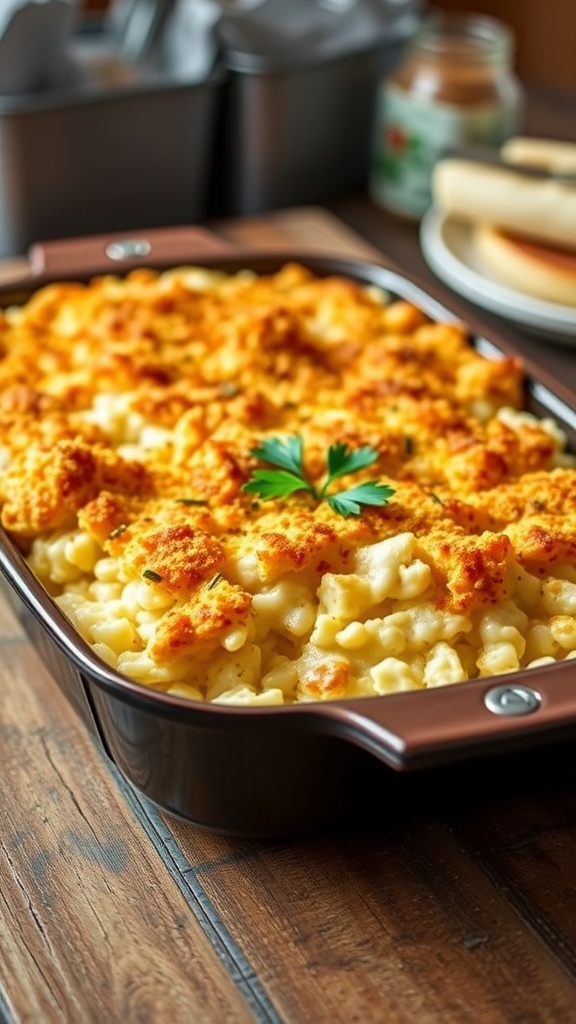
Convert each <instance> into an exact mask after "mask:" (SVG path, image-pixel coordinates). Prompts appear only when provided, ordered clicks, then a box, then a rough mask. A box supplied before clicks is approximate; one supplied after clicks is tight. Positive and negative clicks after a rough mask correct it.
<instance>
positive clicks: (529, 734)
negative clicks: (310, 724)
mask: <svg viewBox="0 0 576 1024" xmlns="http://www.w3.org/2000/svg"><path fill="white" fill-rule="evenodd" d="M568 668H569V665H568V663H566V662H565V663H564V664H562V665H560V664H556V665H551V666H549V667H547V668H542V669H533V670H531V671H530V677H529V681H527V678H526V672H525V671H524V672H522V673H521V674H516V673H514V674H512V673H511V674H510V675H507V676H506V677H501V678H499V679H494V678H492V679H490V680H488V679H484V680H481V681H480V680H478V681H474V682H470V683H466V684H464V685H455V686H442V687H438V688H437V689H433V690H427V691H425V692H418V693H405V694H390V695H389V696H387V697H385V698H375V699H372V698H366V699H363V700H361V701H359V700H354V701H343V702H340V701H338V702H335V703H334V704H332V705H325V706H324V707H323V710H322V715H323V718H324V721H323V725H322V729H323V731H329V732H333V733H335V734H337V735H339V736H341V737H343V738H346V739H347V740H349V741H351V742H352V743H355V744H356V745H357V746H360V747H362V748H363V749H365V750H367V751H369V752H370V753H372V754H374V755H375V756H376V757H378V758H379V759H380V760H381V761H384V762H386V763H387V764H389V765H390V766H391V767H393V768H396V769H409V768H420V767H426V766H428V765H432V764H434V763H446V762H448V761H451V760H456V759H458V760H460V759H462V758H465V757H476V756H481V755H485V754H486V753H490V752H494V753H495V752H497V751H500V750H504V749H506V748H510V749H512V748H514V747H516V746H522V745H529V744H530V743H535V742H538V741H539V740H540V741H542V740H543V739H546V738H550V737H551V736H552V735H554V737H556V736H560V734H562V735H563V736H567V735H570V734H576V689H575V684H574V670H573V667H572V664H571V665H570V671H568Z"/></svg>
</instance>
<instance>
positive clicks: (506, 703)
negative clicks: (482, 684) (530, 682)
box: [484, 685, 542, 715]
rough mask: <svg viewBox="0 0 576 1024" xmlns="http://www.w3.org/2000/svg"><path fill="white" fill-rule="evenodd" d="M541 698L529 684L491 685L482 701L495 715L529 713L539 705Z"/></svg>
mask: <svg viewBox="0 0 576 1024" xmlns="http://www.w3.org/2000/svg"><path fill="white" fill-rule="evenodd" d="M541 700H542V698H541V697H540V694H539V693H538V691H537V690H532V689H531V688H530V687H529V686H506V685H504V686H493V687H492V689H491V690H488V692H487V693H485V694H484V703H485V705H486V707H487V708H488V710H489V711H492V712H493V714H495V715H530V714H531V713H532V712H533V711H537V710H538V708H539V707H540V704H541Z"/></svg>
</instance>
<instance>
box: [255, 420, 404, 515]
mask: <svg viewBox="0 0 576 1024" xmlns="http://www.w3.org/2000/svg"><path fill="white" fill-rule="evenodd" d="M252 455H254V456H256V458H257V459H261V460H262V462H267V463H269V465H270V466H275V467H277V468H275V469H255V470H254V472H253V473H252V476H251V477H250V480H249V481H248V483H246V484H244V486H243V488H242V490H244V491H247V492H248V493H249V494H257V495H258V496H259V497H260V498H262V499H263V501H268V500H269V499H270V498H286V497H288V495H290V494H294V492H295V491H307V492H308V494H311V495H312V497H313V498H315V499H316V501H326V502H327V503H328V504H329V506H330V508H331V509H332V511H333V512H337V513H338V514H339V515H341V516H357V515H359V514H360V512H361V511H362V506H363V505H386V504H387V503H388V500H389V499H390V498H391V497H392V495H393V494H394V488H392V487H389V486H388V485H387V484H379V483H376V482H374V481H372V480H370V481H366V482H365V483H362V484H358V485H357V486H356V487H351V488H350V489H349V490H346V491H337V492H336V493H335V494H328V488H329V487H330V486H331V484H332V483H333V482H334V480H338V479H339V478H340V477H342V476H346V475H347V474H348V473H357V472H358V470H360V469H365V468H366V467H367V466H371V465H372V464H373V463H374V462H376V460H377V458H378V452H377V451H376V449H375V448H372V447H371V446H370V445H365V446H364V447H362V448H356V449H352V450H351V449H349V448H348V445H346V444H342V443H338V444H332V445H330V447H329V449H328V454H327V456H326V479H325V481H324V483H323V485H322V486H321V487H320V488H317V487H315V486H314V484H313V483H312V482H311V481H310V480H309V479H308V477H307V476H306V473H305V471H304V465H303V460H304V442H303V440H302V438H301V437H299V436H298V435H296V436H292V437H286V438H280V437H270V438H266V439H265V440H264V441H263V442H262V444H261V445H259V446H258V447H257V448H253V449H252Z"/></svg>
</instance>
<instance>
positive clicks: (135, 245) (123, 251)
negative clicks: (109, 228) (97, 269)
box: [106, 238, 152, 260]
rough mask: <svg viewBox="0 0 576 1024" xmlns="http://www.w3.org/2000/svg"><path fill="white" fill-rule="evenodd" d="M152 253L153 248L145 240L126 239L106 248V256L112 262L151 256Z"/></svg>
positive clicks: (112, 243)
mask: <svg viewBox="0 0 576 1024" xmlns="http://www.w3.org/2000/svg"><path fill="white" fill-rule="evenodd" d="M151 252H152V246H151V245H150V242H147V241H146V239H145V238H124V239H122V240H120V241H116V242H110V245H108V246H107V247H106V255H107V256H108V259H111V260H132V259H134V257H142V256H149V255H150V253H151Z"/></svg>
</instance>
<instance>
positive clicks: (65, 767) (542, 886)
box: [0, 108, 576, 1024]
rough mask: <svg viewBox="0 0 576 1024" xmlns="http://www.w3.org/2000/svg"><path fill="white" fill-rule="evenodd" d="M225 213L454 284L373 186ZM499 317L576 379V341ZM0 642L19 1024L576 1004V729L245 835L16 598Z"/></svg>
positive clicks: (9, 1006)
mask: <svg viewBox="0 0 576 1024" xmlns="http://www.w3.org/2000/svg"><path fill="white" fill-rule="evenodd" d="M566 113H568V108H567V111H566ZM557 123H558V122H557ZM565 123H566V125H567V126H568V128H567V131H568V133H569V124H568V120H566V122H565ZM562 124H564V122H562ZM533 130H536V131H540V132H541V133H542V134H544V132H543V130H542V128H541V127H540V126H539V124H538V122H537V121H536V124H535V125H534V129H533ZM551 131H552V129H550V132H551ZM558 132H559V133H560V134H561V125H560V127H559V128H558ZM568 137H570V136H569V134H568ZM335 214H338V215H339V218H340V219H338V218H337V217H336V216H335ZM343 221H345V222H346V224H344V223H343ZM218 229H219V230H220V232H221V233H222V234H224V235H226V236H227V237H229V238H231V239H235V240H238V241H241V242H243V243H248V244H252V245H255V246H257V247H258V248H262V247H272V248H274V247H276V246H280V247H285V246H290V245H293V246H294V247H300V248H303V247H311V248H314V249H317V250H320V251H329V250H332V251H333V250H336V251H338V252H341V253H343V254H344V253H352V254H354V255H361V254H364V253H367V252H370V251H371V249H370V246H372V247H376V248H377V249H380V250H381V251H383V252H385V253H386V254H387V255H388V256H389V257H391V258H393V259H395V260H397V261H398V262H399V263H401V264H402V265H403V266H405V267H408V268H409V269H410V270H412V271H413V272H414V273H416V274H418V275H419V276H420V277H421V278H422V280H424V281H431V280H432V278H431V275H430V274H429V272H428V271H427V268H426V267H425V265H424V263H423V261H422V258H421V256H420V252H419V248H418V241H417V234H416V229H415V228H414V227H413V226H410V225H407V224H403V223H401V222H397V221H394V220H393V218H391V217H389V216H387V215H386V214H384V213H383V212H382V211H380V210H377V209H376V208H375V207H373V206H372V205H371V204H370V203H369V202H368V201H367V200H366V199H365V198H357V197H353V198H350V199H344V200H342V201H341V202H339V203H338V204H334V205H333V212H332V213H329V212H328V211H326V210H318V209H306V210H301V211H291V212H283V213H278V214H275V215H269V216H265V217H258V218H253V219H251V220H247V221H238V222H232V223H226V224H219V225H218ZM358 232H360V234H358ZM361 235H362V236H363V237H361ZM444 294H445V296H446V298H447V299H448V300H449V299H450V293H449V291H448V290H447V289H444ZM470 308H472V307H470ZM475 314H476V315H477V314H478V311H477V310H476V311H475ZM485 319H486V322H487V323H494V322H495V318H493V317H490V316H489V315H488V314H486V317H485ZM498 327H499V329H500V330H504V331H505V332H506V334H507V335H508V336H509V337H510V338H511V339H513V340H514V341H515V342H516V343H517V344H518V345H519V347H520V348H522V350H523V351H525V352H526V354H528V355H529V356H530V357H531V358H533V359H535V360H537V361H541V362H543V363H544V364H546V365H547V366H548V367H549V368H550V369H553V370H554V371H555V372H558V373H559V374H561V375H562V377H563V378H564V379H567V380H569V381H570V382H572V383H573V384H574V383H576V352H572V351H571V350H570V349H567V348H561V347H558V346H553V345H550V344H546V343H545V342H542V341H537V340H534V339H529V338H528V337H527V336H525V335H523V334H522V333H521V332H517V331H515V330H514V329H513V328H512V327H509V326H507V325H502V323H498ZM0 645H1V659H0V737H1V745H0V793H1V800H2V803H1V806H2V829H1V841H0V842H1V846H0V881H1V884H0V935H1V948H2V955H1V957H0V1020H2V1021H3V1022H5V1024H13V1022H19V1024H20V1022H30V1024H32V1022H33V1024H60V1022H65V1024H68V1022H69V1024H91V1022H94V1024H116V1022H118V1024H120V1022H122V1024H133V1022H134V1024H136V1022H146V1024H155V1022H158V1024H178V1022H186V1024H202V1022H207V1024H225V1022H233V1024H244V1022H271V1024H272V1022H283V1024H322V1022H345V1024H352V1022H357V1024H370V1022H378V1024H380V1022H384V1024H570V1022H576V745H574V744H570V743H559V744H554V745H548V746H545V747H541V748H539V749H537V750H534V751H529V752H526V753H523V754H515V755H508V756H506V757H501V756H500V757H498V758H490V759H486V760H484V761H482V762H478V763H471V764H467V765H462V766H457V767H453V768H451V769H440V770H436V771H433V772H425V773H421V774H420V775H417V776H412V777H411V778H410V780H409V782H408V784H407V786H406V787H404V788H403V789H402V797H401V798H398V796H397V795H396V796H395V794H394V791H393V790H390V787H389V786H388V785H387V779H388V776H387V775H385V774H384V771H383V769H382V768H381V766H380V765H379V764H378V763H377V762H376V761H370V764H369V765H367V767H366V770H365V772H364V774H362V775H361V777H359V778H358V804H357V807H356V808H355V809H354V811H353V812H352V811H348V812H347V813H346V815H345V816H344V817H343V818H342V820H340V821H338V822H337V823H335V824H334V825H333V826H330V827H329V828H326V827H325V828H324V829H322V830H321V831H319V832H318V833H317V834H308V835H304V836H295V837H288V838H286V839H282V840H275V841H273V842H272V841H267V842H261V841H255V840H251V841H245V840H238V839H230V838H226V837H223V836H219V835H214V834H211V833H204V832H201V831H199V830H198V829H196V828H194V827H193V826H191V825H188V824H185V823H182V822H178V821H175V820H172V819H170V818H169V817H168V816H165V815H164V814H163V813H161V812H159V811H158V810H157V809H155V808H154V807H153V806H151V805H150V803H149V802H148V801H147V800H146V799H145V798H143V797H142V796H140V795H139V794H138V793H137V792H135V791H134V790H133V789H132V788H130V787H129V786H128V784H127V783H126V782H125V781H124V780H123V778H122V777H120V775H119V774H118V773H117V772H116V771H115V769H113V768H111V767H110V766H109V763H108V762H107V761H106V760H105V759H104V757H103V756H102V755H101V753H100V751H99V749H97V748H96V746H95V745H94V744H93V743H92V741H91V740H90V738H89V737H88V735H87V733H86V732H85V731H84V729H83V727H82V726H81V724H80V722H79V720H78V719H77V718H76V717H75V714H74V713H73V712H72V710H71V709H70V708H69V706H68V705H67V703H66V702H65V700H64V698H63V697H62V695H61V694H60V691H59V690H58V688H57V686H56V684H55V683H54V681H53V680H52V679H51V678H50V677H49V675H48V673H47V671H46V669H45V668H44V666H43V664H42V663H41V661H40V659H39V657H38V655H37V654H36V653H35V651H34V650H33V649H32V648H31V646H30V644H29V643H28V641H27V640H26V638H25V637H24V635H23V634H22V633H21V631H20V629H19V627H18V625H17V623H16V621H15V619H14V618H13V617H12V615H11V613H10V611H9V610H8V608H7V606H6V605H4V604H0ZM575 686H576V682H575ZM294 756H295V757H297V756H298V752H297V750H295V752H294ZM310 784H311V785H313V784H314V780H313V779H311V780H310Z"/></svg>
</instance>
